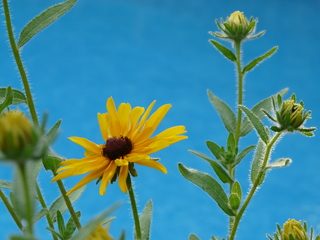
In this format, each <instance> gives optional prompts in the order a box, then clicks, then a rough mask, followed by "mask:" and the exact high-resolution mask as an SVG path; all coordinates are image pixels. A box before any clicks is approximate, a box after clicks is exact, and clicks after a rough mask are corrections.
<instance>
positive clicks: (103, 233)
mask: <svg viewBox="0 0 320 240" xmlns="http://www.w3.org/2000/svg"><path fill="white" fill-rule="evenodd" d="M108 230H109V225H106V226H105V227H103V226H102V224H99V225H98V226H97V227H96V228H95V229H94V231H93V232H92V233H91V234H90V235H89V237H87V238H86V240H113V238H112V237H111V235H110V234H109V233H108Z"/></svg>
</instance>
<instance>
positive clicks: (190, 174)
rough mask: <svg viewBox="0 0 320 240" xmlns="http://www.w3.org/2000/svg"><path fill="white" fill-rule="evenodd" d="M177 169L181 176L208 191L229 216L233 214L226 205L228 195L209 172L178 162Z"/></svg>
mask: <svg viewBox="0 0 320 240" xmlns="http://www.w3.org/2000/svg"><path fill="white" fill-rule="evenodd" d="M178 167H179V171H180V173H181V174H182V176H183V177H185V178H186V179H188V180H189V181H190V182H192V183H194V184H195V185H197V186H198V187H200V188H201V189H202V190H203V191H205V192H206V193H208V194H209V195H210V196H211V197H212V198H213V199H214V200H215V201H216V202H217V204H218V205H219V207H220V208H221V209H222V211H224V212H225V213H226V214H227V215H229V216H234V215H235V214H234V212H233V211H232V209H230V207H229V206H228V197H227V194H226V193H225V192H224V190H223V188H222V187H221V185H220V184H219V183H218V182H217V181H216V180H215V179H214V178H213V177H211V176H210V175H209V174H207V173H203V172H200V171H198V170H195V169H191V168H186V167H185V166H183V165H182V164H181V163H179V164H178Z"/></svg>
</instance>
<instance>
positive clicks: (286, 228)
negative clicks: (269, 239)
mask: <svg viewBox="0 0 320 240" xmlns="http://www.w3.org/2000/svg"><path fill="white" fill-rule="evenodd" d="M290 235H291V236H292V237H293V238H292V237H291V238H290ZM290 239H299V240H308V239H309V238H308V235H307V232H306V230H305V229H304V228H303V226H302V225H301V221H299V222H298V221H296V220H294V219H292V220H290V219H289V220H288V221H286V222H285V224H284V225H283V232H282V235H281V240H290Z"/></svg>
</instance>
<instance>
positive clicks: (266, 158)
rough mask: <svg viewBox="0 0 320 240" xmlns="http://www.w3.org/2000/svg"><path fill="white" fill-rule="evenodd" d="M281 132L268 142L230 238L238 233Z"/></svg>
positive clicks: (230, 239)
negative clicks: (260, 164) (243, 216)
mask: <svg viewBox="0 0 320 240" xmlns="http://www.w3.org/2000/svg"><path fill="white" fill-rule="evenodd" d="M281 134H282V132H278V133H276V134H275V135H274V136H273V138H272V140H271V141H270V142H269V143H268V144H267V148H266V153H265V155H264V159H263V162H262V166H261V168H260V170H259V173H258V175H257V178H256V180H255V182H254V184H253V185H252V187H251V189H250V192H249V194H248V196H247V198H246V200H245V201H244V203H243V205H242V206H241V208H240V210H239V212H238V214H237V215H236V217H235V220H234V223H233V227H232V229H231V232H230V236H229V240H233V239H234V237H235V235H236V232H237V228H238V225H239V222H240V220H241V217H242V215H243V213H244V211H245V210H246V208H247V206H248V205H249V202H250V200H251V199H252V197H253V195H254V194H255V192H256V190H257V188H258V186H259V185H260V184H261V178H262V177H263V175H264V174H265V172H266V166H267V164H268V159H269V158H270V153H271V150H272V147H273V145H274V144H275V143H276V141H277V140H278V139H279V137H280V136H281Z"/></svg>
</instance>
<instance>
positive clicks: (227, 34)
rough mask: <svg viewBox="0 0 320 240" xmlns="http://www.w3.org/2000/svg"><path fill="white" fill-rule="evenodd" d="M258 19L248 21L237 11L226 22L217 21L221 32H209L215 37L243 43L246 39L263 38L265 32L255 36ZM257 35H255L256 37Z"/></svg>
mask: <svg viewBox="0 0 320 240" xmlns="http://www.w3.org/2000/svg"><path fill="white" fill-rule="evenodd" d="M257 22H258V19H253V17H251V18H250V20H248V19H247V18H246V17H245V16H244V14H243V12H240V11H235V12H233V13H232V14H231V15H230V16H229V17H227V18H226V20H225V21H224V20H223V19H221V20H220V22H219V21H218V20H216V24H217V26H218V28H219V29H220V30H221V31H220V32H209V33H210V34H212V35H213V36H215V37H218V38H222V39H230V40H234V41H241V40H244V39H253V38H257V37H260V36H262V35H263V34H264V33H265V31H262V32H260V33H258V34H255V27H256V24H257ZM254 34H255V35H254Z"/></svg>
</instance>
